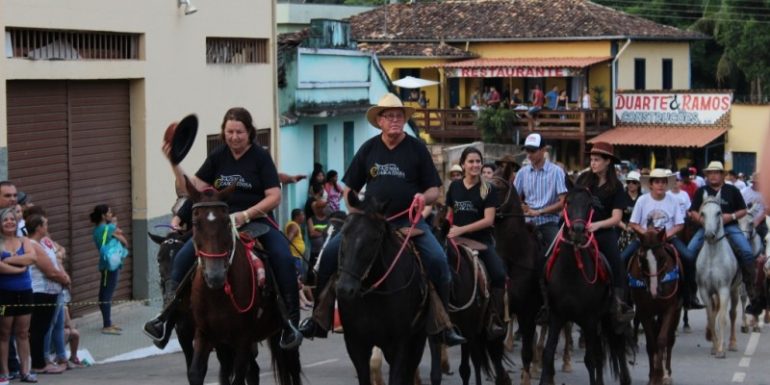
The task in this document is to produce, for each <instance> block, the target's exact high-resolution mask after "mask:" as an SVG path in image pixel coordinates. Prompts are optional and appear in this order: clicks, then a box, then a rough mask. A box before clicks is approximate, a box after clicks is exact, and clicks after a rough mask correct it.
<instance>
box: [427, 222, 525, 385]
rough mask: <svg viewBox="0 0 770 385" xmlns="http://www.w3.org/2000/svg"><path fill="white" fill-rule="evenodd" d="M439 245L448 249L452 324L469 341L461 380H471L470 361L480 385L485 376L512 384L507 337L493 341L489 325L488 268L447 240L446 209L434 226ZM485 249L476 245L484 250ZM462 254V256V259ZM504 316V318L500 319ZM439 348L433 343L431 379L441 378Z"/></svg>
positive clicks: (500, 383) (464, 347)
mask: <svg viewBox="0 0 770 385" xmlns="http://www.w3.org/2000/svg"><path fill="white" fill-rule="evenodd" d="M433 224H434V229H435V230H434V232H435V233H436V238H437V239H438V241H439V242H440V243H441V244H443V245H445V249H446V252H447V261H448V262H449V266H450V269H451V271H452V298H453V300H452V301H451V303H450V304H449V315H450V318H451V319H452V323H453V324H454V325H456V326H457V327H458V328H459V329H460V333H461V334H462V335H463V336H464V337H465V339H466V340H467V342H466V343H464V344H463V345H461V360H460V367H459V372H460V377H461V378H462V381H463V385H468V383H469V380H470V374H471V371H470V365H469V364H468V362H469V360H470V361H471V362H472V363H473V368H474V372H475V379H476V384H479V385H480V384H482V382H481V372H482V371H483V372H484V373H485V374H486V375H487V376H490V377H491V376H493V377H494V378H495V383H496V384H498V385H504V384H510V383H511V379H510V377H509V376H508V372H506V370H505V368H504V367H503V361H504V360H505V361H509V359H508V358H507V357H506V355H505V348H504V346H503V340H504V338H505V337H500V338H495V339H493V340H489V338H488V337H487V327H486V326H487V325H488V323H489V322H491V320H490V318H491V314H490V313H489V306H490V303H489V298H488V297H485V296H484V294H483V293H485V292H488V291H489V284H488V283H489V280H488V279H486V272H485V267H484V265H483V263H482V262H481V260H480V259H478V258H476V257H474V256H473V255H472V254H471V252H470V249H468V248H466V247H464V246H463V245H457V244H456V243H454V244H453V243H452V242H451V241H449V240H448V239H447V234H448V232H449V228H450V224H449V221H448V220H447V219H446V209H443V210H440V211H439V212H438V214H437V215H436V218H435V220H434V222H433ZM480 246H483V245H481V244H480V245H476V247H480ZM458 253H459V254H460V255H458ZM500 316H501V317H502V316H503V315H502V314H501V315H500ZM435 351H436V347H435V346H434V345H433V341H431V353H433V354H432V355H431V357H432V362H431V379H433V378H434V377H436V376H438V377H439V379H440V376H441V373H440V372H441V368H440V366H441V364H440V362H439V359H440V355H439V354H435V353H434V352H435Z"/></svg>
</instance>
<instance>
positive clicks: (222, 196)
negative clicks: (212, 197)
mask: <svg viewBox="0 0 770 385" xmlns="http://www.w3.org/2000/svg"><path fill="white" fill-rule="evenodd" d="M237 187H238V185H237V184H236V183H233V184H231V185H229V186H227V187H225V188H224V189H223V190H219V191H218V192H217V199H218V200H221V201H227V198H229V197H230V195H231V194H232V193H234V192H235V189H236V188H237Z"/></svg>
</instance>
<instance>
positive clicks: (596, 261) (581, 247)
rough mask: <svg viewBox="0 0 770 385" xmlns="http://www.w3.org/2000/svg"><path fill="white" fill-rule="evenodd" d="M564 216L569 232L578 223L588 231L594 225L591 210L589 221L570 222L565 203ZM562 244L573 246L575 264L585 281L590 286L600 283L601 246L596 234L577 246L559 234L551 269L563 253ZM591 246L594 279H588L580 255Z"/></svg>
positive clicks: (552, 255)
mask: <svg viewBox="0 0 770 385" xmlns="http://www.w3.org/2000/svg"><path fill="white" fill-rule="evenodd" d="M562 215H563V216H564V224H565V227H566V228H567V229H568V230H572V226H573V224H577V223H584V224H585V227H586V229H588V227H590V226H591V223H593V222H592V220H593V217H594V209H593V208H591V211H590V212H589V213H588V220H584V219H575V220H574V221H572V220H570V218H569V215H567V204H566V203H565V204H564V208H563V209H562ZM562 243H567V244H570V245H572V247H573V251H574V256H575V263H576V264H577V267H578V270H580V274H582V275H583V279H584V280H585V281H586V283H588V284H589V285H593V284H595V283H596V281H598V279H599V263H600V262H601V261H600V258H599V244H598V243H597V242H596V238H595V237H594V233H593V232H591V235H590V236H589V237H588V240H587V241H586V242H585V243H584V244H582V245H580V244H575V242H572V241H570V240H568V239H566V238H564V232H561V233H560V234H559V238H558V240H557V241H556V246H554V249H553V254H551V257H550V258H549V260H550V262H549V267H550V266H553V263H554V262H553V261H555V260H556V257H557V256H558V255H559V252H560V251H561V247H560V246H561V244H562ZM589 246H593V251H594V252H593V253H592V255H591V256H592V259H593V262H594V267H595V272H594V277H593V279H589V278H588V275H587V274H586V272H585V265H584V264H583V259H582V258H581V254H580V251H581V250H584V249H587V248H588V247H589ZM549 271H550V269H549Z"/></svg>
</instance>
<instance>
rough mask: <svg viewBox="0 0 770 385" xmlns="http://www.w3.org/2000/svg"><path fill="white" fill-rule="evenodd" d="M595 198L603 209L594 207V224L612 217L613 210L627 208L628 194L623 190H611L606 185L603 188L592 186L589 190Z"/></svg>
mask: <svg viewBox="0 0 770 385" xmlns="http://www.w3.org/2000/svg"><path fill="white" fill-rule="evenodd" d="M589 190H591V194H594V197H596V198H598V199H599V202H600V203H601V207H594V216H593V218H591V220H592V221H593V222H598V221H603V220H605V219H608V218H610V217H611V216H612V210H614V209H618V210H623V209H625V208H626V204H627V203H626V193H625V191H623V189H622V188H615V189H610V188H609V187H608V186H607V185H606V184H605V185H602V186H601V187H598V186H591V188H590V189H589Z"/></svg>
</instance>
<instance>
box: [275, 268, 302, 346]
mask: <svg viewBox="0 0 770 385" xmlns="http://www.w3.org/2000/svg"><path fill="white" fill-rule="evenodd" d="M277 276H278V275H277V274H276V275H275V277H276V278H277ZM278 288H279V290H280V293H279V297H278V301H279V304H278V305H279V306H283V309H282V313H283V315H284V317H285V320H284V321H285V323H284V325H283V330H282V331H281V340H280V343H279V346H280V347H281V349H284V350H291V349H295V348H297V347H298V346H299V345H300V344H301V343H302V333H300V331H299V330H297V325H298V324H299V290H298V289H297V288H296V286H293V285H288V284H287V283H286V282H278ZM280 301H282V303H280Z"/></svg>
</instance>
